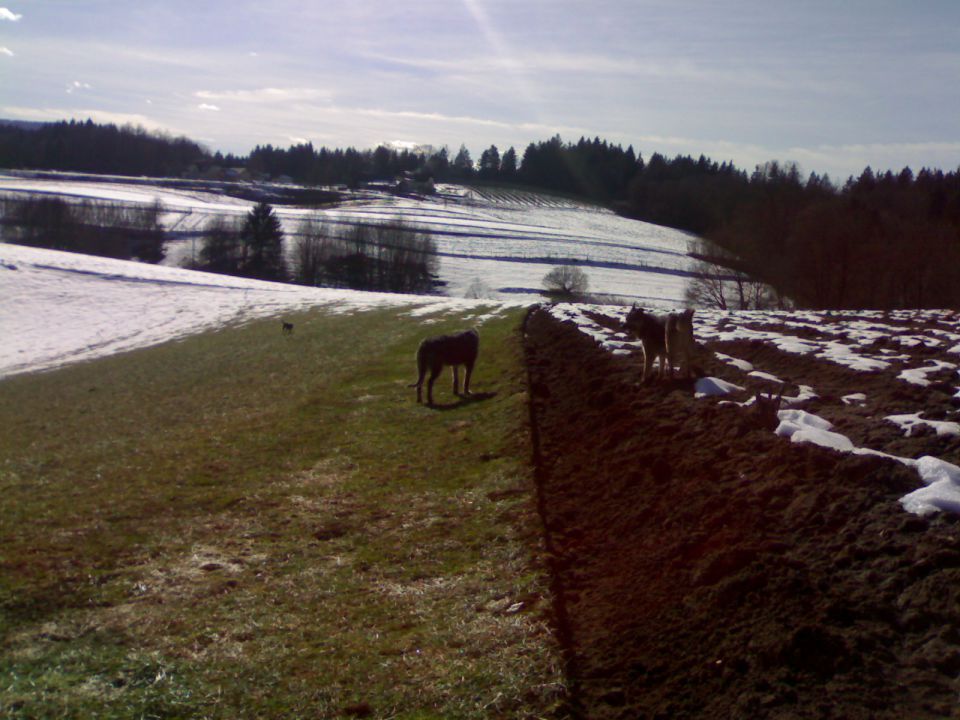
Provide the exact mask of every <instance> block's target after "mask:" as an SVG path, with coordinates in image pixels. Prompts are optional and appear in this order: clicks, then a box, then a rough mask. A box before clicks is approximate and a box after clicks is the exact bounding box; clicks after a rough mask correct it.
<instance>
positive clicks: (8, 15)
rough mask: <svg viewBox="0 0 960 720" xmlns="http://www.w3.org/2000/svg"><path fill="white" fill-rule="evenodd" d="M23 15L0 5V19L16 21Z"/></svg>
mask: <svg viewBox="0 0 960 720" xmlns="http://www.w3.org/2000/svg"><path fill="white" fill-rule="evenodd" d="M22 17H23V15H17V14H16V13H15V12H13V11H12V10H8V9H7V8H5V7H0V20H9V21H10V22H17V20H19V19H20V18H22Z"/></svg>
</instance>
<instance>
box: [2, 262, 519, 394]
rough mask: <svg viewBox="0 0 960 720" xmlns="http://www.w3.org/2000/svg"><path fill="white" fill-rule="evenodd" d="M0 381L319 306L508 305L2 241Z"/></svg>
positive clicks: (422, 308)
mask: <svg viewBox="0 0 960 720" xmlns="http://www.w3.org/2000/svg"><path fill="white" fill-rule="evenodd" d="M0 293H2V297H3V300H2V302H0V337H2V338H3V342H2V343H0V378H2V377H4V376H9V375H14V374H17V373H21V372H30V371H35V370H46V369H50V368H54V367H58V366H60V365H64V364H66V363H69V362H76V361H80V360H89V359H92V358H96V357H103V356H105V355H110V354H112V353H116V352H122V351H125V350H132V349H135V348H140V347H145V346H148V345H154V344H157V343H161V342H165V341H167V340H172V339H176V338H179V337H183V336H186V335H189V334H191V333H196V332H201V331H203V330H209V329H211V328H217V327H221V326H224V325H228V324H232V323H238V322H244V321H247V320H252V319H256V318H262V317H271V316H280V315H283V314H284V313H292V312H297V311H300V310H305V309H308V308H312V307H318V306H322V307H324V308H325V309H326V310H327V311H328V312H352V311H357V310H362V309H370V308H375V307H383V306H409V308H410V312H411V313H426V312H436V311H441V312H442V311H444V310H458V311H463V310H470V309H476V311H477V315H478V317H479V316H480V315H482V314H484V313H487V312H489V311H496V310H497V309H498V308H502V307H504V306H505V305H507V303H499V302H490V301H487V302H483V301H477V300H463V299H459V300H458V299H451V298H442V297H427V296H414V295H395V294H387V293H362V292H354V291H351V290H328V289H323V288H308V287H303V286H298V285H286V284H280V283H269V282H263V281H260V280H249V279H246V278H236V277H230V276H228V275H214V274H211V273H202V272H196V271H193V270H184V269H181V268H171V267H160V266H156V265H147V264H144V263H137V262H128V261H125V260H112V259H109V258H98V257H93V256H90V255H80V254H77V253H64V252H57V251H55V250H41V249H37V248H29V247H23V246H19V245H10V244H0Z"/></svg>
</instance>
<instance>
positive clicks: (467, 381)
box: [463, 362, 473, 395]
mask: <svg viewBox="0 0 960 720" xmlns="http://www.w3.org/2000/svg"><path fill="white" fill-rule="evenodd" d="M466 367H467V370H466V372H465V373H464V378H463V394H464V395H470V377H471V376H472V375H473V362H468V363H467V364H466Z"/></svg>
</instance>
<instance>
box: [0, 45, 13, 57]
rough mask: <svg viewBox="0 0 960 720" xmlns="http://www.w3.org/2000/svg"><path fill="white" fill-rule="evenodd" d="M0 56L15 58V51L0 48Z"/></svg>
mask: <svg viewBox="0 0 960 720" xmlns="http://www.w3.org/2000/svg"><path fill="white" fill-rule="evenodd" d="M0 55H6V56H7V57H13V50H11V49H10V48H8V47H0Z"/></svg>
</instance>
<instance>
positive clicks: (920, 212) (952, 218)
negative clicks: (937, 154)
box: [699, 162, 960, 309]
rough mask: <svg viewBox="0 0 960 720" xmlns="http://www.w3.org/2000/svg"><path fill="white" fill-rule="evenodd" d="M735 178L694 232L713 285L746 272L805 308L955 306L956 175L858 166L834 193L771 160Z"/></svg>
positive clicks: (959, 281)
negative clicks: (735, 184)
mask: <svg viewBox="0 0 960 720" xmlns="http://www.w3.org/2000/svg"><path fill="white" fill-rule="evenodd" d="M741 182H742V186H741V187H740V188H739V190H738V191H737V192H735V193H731V194H730V195H729V196H728V198H727V199H726V200H725V201H724V203H723V205H722V208H721V209H719V210H718V211H717V212H716V215H715V216H714V217H713V218H712V219H711V222H710V224H709V225H708V226H707V228H706V230H705V231H704V232H703V237H704V239H705V242H704V243H702V244H701V245H700V247H699V257H700V264H699V270H700V271H704V272H705V274H706V275H707V276H708V277H709V278H711V280H712V281H713V282H717V281H718V279H719V278H720V277H721V276H725V277H726V278H728V280H730V281H732V282H733V284H734V285H735V284H736V282H735V281H736V279H737V278H740V280H741V288H742V286H743V283H742V279H743V277H744V276H748V277H750V278H752V279H753V280H756V281H761V282H762V283H765V284H766V285H767V286H769V287H770V288H771V289H772V291H773V295H774V296H775V298H776V300H777V302H779V301H780V300H782V299H784V298H788V299H789V300H790V301H791V304H793V305H796V306H798V307H806V308H821V309H823V308H841V309H842V308H848V309H854V308H877V309H895V308H923V307H960V174H958V173H956V172H950V173H944V172H942V171H939V170H927V169H924V170H921V171H920V172H919V173H917V174H916V175H914V173H913V171H912V170H910V169H909V168H905V169H904V170H902V171H901V172H899V173H896V174H895V173H893V172H891V171H888V172H884V173H880V174H876V173H874V172H873V171H872V170H871V169H870V168H867V169H866V170H864V171H863V173H862V174H861V175H860V176H859V177H858V178H850V179H849V180H848V181H847V182H846V183H845V184H844V185H843V186H842V187H836V186H834V185H833V184H832V183H831V182H830V180H829V178H826V177H820V176H818V175H816V174H811V175H810V176H809V177H808V178H807V179H806V180H804V179H803V178H802V177H801V176H800V173H799V171H798V169H797V168H796V167H795V166H791V165H786V166H784V165H780V164H778V163H775V162H772V163H767V164H765V165H763V166H760V167H758V168H757V169H756V170H755V171H754V173H753V174H752V175H751V176H750V177H749V178H746V179H743V180H742V181H741ZM711 267H712V268H713V270H712V271H711V270H710V268H711ZM747 297H748V298H749V293H748V294H747ZM771 300H772V298H771V297H769V296H768V297H767V299H766V302H767V303H770V302H771ZM715 304H718V305H720V304H721V302H717V303H715ZM758 304H759V300H758V298H757V296H756V295H755V296H754V300H753V304H751V303H750V302H749V300H748V301H747V302H746V305H744V304H743V301H742V300H740V301H738V302H737V303H736V304H735V305H734V306H735V307H753V306H756V305H758Z"/></svg>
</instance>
